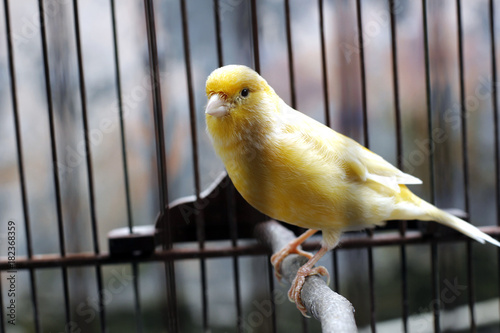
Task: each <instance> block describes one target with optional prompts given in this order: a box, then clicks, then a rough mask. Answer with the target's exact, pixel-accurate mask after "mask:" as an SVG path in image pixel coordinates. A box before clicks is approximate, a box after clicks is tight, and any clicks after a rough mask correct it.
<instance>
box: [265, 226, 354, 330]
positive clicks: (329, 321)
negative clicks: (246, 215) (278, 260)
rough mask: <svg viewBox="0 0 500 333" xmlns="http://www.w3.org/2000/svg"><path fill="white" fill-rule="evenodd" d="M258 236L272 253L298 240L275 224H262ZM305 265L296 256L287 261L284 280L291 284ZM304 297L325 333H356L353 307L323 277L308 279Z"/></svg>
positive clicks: (282, 270) (283, 264) (304, 301)
mask: <svg viewBox="0 0 500 333" xmlns="http://www.w3.org/2000/svg"><path fill="white" fill-rule="evenodd" d="M255 233H256V237H257V239H259V240H260V241H261V242H262V243H264V244H265V245H267V246H268V247H269V248H271V249H272V252H273V253H276V252H278V251H279V250H281V249H282V248H283V247H284V246H285V245H286V244H288V243H289V242H290V241H291V240H293V239H295V238H296V237H295V235H294V233H293V232H291V231H290V230H288V229H287V228H285V227H284V226H282V225H281V224H279V223H278V222H276V221H268V222H263V223H260V224H259V225H257V226H256V228H255ZM306 261H307V258H305V257H302V256H299V255H297V254H291V255H289V256H288V257H286V258H285V260H283V263H282V266H281V274H282V276H283V279H284V280H286V281H288V282H289V283H291V282H292V281H293V279H294V278H295V275H296V274H297V271H298V270H299V268H300V267H301V266H302V265H303V264H305V262H306ZM301 297H302V302H303V303H304V305H305V307H306V309H307V311H308V312H309V313H310V314H312V316H313V317H314V318H316V319H317V320H319V321H320V323H321V328H322V331H323V332H325V333H330V332H335V333H338V332H346V333H347V332H349V333H350V332H357V328H356V322H355V321H354V307H353V306H352V304H351V303H350V302H349V301H348V300H347V299H346V298H345V297H343V296H341V295H339V294H337V293H336V292H334V291H333V290H331V289H330V288H329V287H328V286H327V285H326V282H325V281H324V280H323V279H322V278H321V277H319V276H317V275H313V276H309V277H307V278H306V282H305V283H304V287H303V288H302V292H301Z"/></svg>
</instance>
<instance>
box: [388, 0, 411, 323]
mask: <svg viewBox="0 0 500 333" xmlns="http://www.w3.org/2000/svg"><path fill="white" fill-rule="evenodd" d="M389 13H390V28H391V56H392V83H393V91H394V118H395V123H396V124H395V125H396V155H397V166H398V168H399V169H400V170H403V139H402V133H401V107H400V100H399V71H398V48H397V29H396V25H397V21H396V13H395V3H394V0H389ZM399 233H400V234H401V235H402V236H404V235H405V233H406V221H400V224H399ZM399 251H400V256H401V305H402V318H403V330H404V332H407V331H408V315H409V311H408V270H407V261H406V246H405V245H404V244H402V245H401V246H400V247H399Z"/></svg>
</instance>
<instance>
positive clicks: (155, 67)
mask: <svg viewBox="0 0 500 333" xmlns="http://www.w3.org/2000/svg"><path fill="white" fill-rule="evenodd" d="M144 15H145V17H146V32H147V40H148V55H149V68H150V71H151V75H150V79H151V86H152V87H153V89H152V94H153V95H152V103H153V117H154V126H155V148H156V162H157V169H158V170H157V172H158V183H159V186H158V196H159V198H158V199H159V210H160V212H159V221H160V225H161V227H162V229H163V230H161V233H162V235H163V240H164V241H163V249H164V250H170V249H172V242H173V240H172V230H171V223H170V216H169V214H168V212H167V209H166V207H167V204H168V186H167V163H166V157H165V154H166V150H165V141H164V140H165V132H164V125H163V109H162V99H161V83H160V74H159V73H160V65H159V61H158V48H157V44H156V27H155V17H154V7H153V1H152V0H144ZM164 265H165V280H166V285H167V288H166V300H167V308H168V309H169V311H167V326H168V330H169V331H171V332H178V331H179V319H178V310H177V296H176V287H175V285H176V280H175V269H174V263H173V262H171V261H167V260H165V261H164Z"/></svg>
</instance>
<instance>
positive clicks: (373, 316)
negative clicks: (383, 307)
mask: <svg viewBox="0 0 500 333" xmlns="http://www.w3.org/2000/svg"><path fill="white" fill-rule="evenodd" d="M356 21H357V22H356V24H357V27H358V43H359V64H360V79H361V105H362V109H361V110H362V113H363V117H362V119H363V143H364V144H363V145H364V146H365V147H366V148H368V149H369V148H370V136H369V128H368V106H367V97H366V69H365V52H364V46H365V44H364V40H363V39H364V38H363V33H362V32H363V9H362V6H361V1H360V0H357V1H356ZM366 233H367V235H368V237H370V238H372V237H373V230H371V229H368V230H367V231H366ZM366 253H367V256H368V287H369V304H370V316H369V317H370V327H371V331H372V332H373V333H375V332H376V331H377V328H376V321H377V318H376V309H375V274H374V267H373V249H372V248H371V247H367V248H366Z"/></svg>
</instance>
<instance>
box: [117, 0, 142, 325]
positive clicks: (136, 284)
mask: <svg viewBox="0 0 500 333" xmlns="http://www.w3.org/2000/svg"><path fill="white" fill-rule="evenodd" d="M111 23H112V28H113V55H114V64H115V84H116V95H117V98H118V119H119V122H120V148H121V152H122V167H123V181H124V185H125V200H126V209H127V225H128V228H129V232H130V233H131V234H132V233H133V225H134V223H133V217H132V202H131V199H130V183H129V173H128V163H127V145H126V136H125V121H124V117H123V103H122V86H121V75H120V57H119V54H118V29H117V22H116V6H115V1H114V0H111ZM131 265H132V273H133V281H132V283H133V289H134V310H135V314H136V331H137V332H142V327H143V324H142V315H141V313H142V311H141V303H140V292H139V267H138V264H137V263H136V262H133V263H132V264H131Z"/></svg>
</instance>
